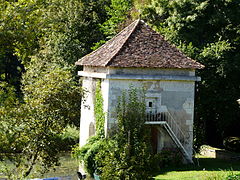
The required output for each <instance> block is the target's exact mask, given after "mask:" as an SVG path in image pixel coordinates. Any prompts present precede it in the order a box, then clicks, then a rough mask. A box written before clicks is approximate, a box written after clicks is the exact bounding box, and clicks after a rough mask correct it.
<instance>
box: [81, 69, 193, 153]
mask: <svg viewBox="0 0 240 180" xmlns="http://www.w3.org/2000/svg"><path fill="white" fill-rule="evenodd" d="M84 71H86V72H90V73H91V72H94V73H101V74H102V73H106V74H121V75H127V74H133V75H134V74H137V75H139V74H143V75H144V74H146V75H170V76H171V75H173V76H191V77H193V76H195V71H194V70H182V69H179V70H175V69H170V70H166V69H146V68H140V69H134V68H105V69H104V68H96V67H93V68H91V67H85V68H84ZM101 82H102V83H101V89H102V95H103V99H104V105H103V109H104V112H106V116H107V117H106V121H105V132H107V131H108V129H110V128H111V127H112V126H113V125H114V124H115V123H117V122H116V113H115V108H116V105H117V101H118V97H119V96H121V95H122V92H123V90H127V89H129V87H130V86H134V87H136V88H139V89H140V88H142V87H144V88H145V90H146V98H147V99H148V98H149V99H151V100H152V99H154V102H156V108H157V109H158V111H160V112H169V113H170V114H171V115H172V116H173V117H174V119H175V121H176V122H177V123H178V125H179V127H180V128H181V129H182V131H183V132H184V133H185V136H186V139H185V140H184V144H183V145H184V147H185V148H186V150H187V151H188V153H189V154H190V155H191V154H192V142H193V115H194V88H195V82H194V81H183V80H182V81H174V80H129V79H124V80H123V79H101ZM83 87H84V88H85V90H86V91H87V93H86V98H85V101H84V102H82V106H81V122H80V146H83V145H84V144H85V143H86V142H87V139H88V138H89V126H90V124H91V123H94V125H95V119H94V96H95V88H96V79H95V78H87V77H84V78H83ZM161 134H162V138H159V139H160V140H161V142H160V143H159V147H158V149H161V148H162V147H175V144H174V143H173V142H172V140H171V139H170V138H169V136H168V135H167V133H166V132H165V131H164V129H162V130H161Z"/></svg>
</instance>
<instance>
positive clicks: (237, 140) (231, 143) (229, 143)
mask: <svg viewBox="0 0 240 180" xmlns="http://www.w3.org/2000/svg"><path fill="white" fill-rule="evenodd" d="M223 145H224V147H225V148H226V149H227V150H230V151H235V152H240V137H226V138H224V140H223Z"/></svg>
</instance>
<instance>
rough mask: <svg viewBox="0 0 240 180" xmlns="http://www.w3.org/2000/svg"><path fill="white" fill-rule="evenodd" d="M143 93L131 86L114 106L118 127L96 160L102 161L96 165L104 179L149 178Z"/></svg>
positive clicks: (147, 133)
mask: <svg viewBox="0 0 240 180" xmlns="http://www.w3.org/2000/svg"><path fill="white" fill-rule="evenodd" d="M143 94H144V93H143V92H137V90H136V89H134V88H133V87H131V88H130V90H129V91H128V93H123V95H122V96H121V97H119V104H118V106H117V108H116V115H117V122H118V123H117V125H116V126H117V128H116V131H115V133H114V135H113V136H112V137H110V139H111V141H109V143H108V144H107V148H105V149H103V150H101V151H100V152H99V153H98V154H97V155H96V159H97V160H98V161H99V160H102V161H101V163H100V167H99V168H98V170H99V172H98V173H100V176H101V178H103V179H148V178H150V176H151V175H150V170H151V168H150V164H151V161H152V156H151V153H150V150H151V149H150V144H149V142H150V140H149V131H148V130H147V129H146V128H145V126H144V123H145V99H144V96H143Z"/></svg>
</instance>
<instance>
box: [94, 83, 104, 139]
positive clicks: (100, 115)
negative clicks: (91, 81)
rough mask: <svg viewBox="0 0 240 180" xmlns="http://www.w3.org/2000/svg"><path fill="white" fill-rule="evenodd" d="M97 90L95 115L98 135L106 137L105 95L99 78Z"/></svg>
mask: <svg viewBox="0 0 240 180" xmlns="http://www.w3.org/2000/svg"><path fill="white" fill-rule="evenodd" d="M95 91H96V92H95V103H94V116H95V121H96V136H97V137H99V138H104V136H105V132H104V124H105V113H104V111H103V97H102V92H101V81H100V80H98V81H97V83H96V90H95Z"/></svg>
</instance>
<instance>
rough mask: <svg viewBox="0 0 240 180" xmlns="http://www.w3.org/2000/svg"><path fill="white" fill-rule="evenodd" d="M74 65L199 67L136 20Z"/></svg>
mask: <svg viewBox="0 0 240 180" xmlns="http://www.w3.org/2000/svg"><path fill="white" fill-rule="evenodd" d="M76 65H83V66H100V67H135V68H178V69H179V68H181V69H201V68H203V67H204V66H203V65H202V64H200V63H198V62H196V61H195V60H193V59H191V58H189V57H187V56H186V55H184V54H183V53H182V52H181V51H179V50H178V49H177V48H176V47H175V46H174V45H171V44H170V43H169V42H168V41H167V40H165V39H164V37H163V36H162V35H160V34H159V33H157V32H155V31H154V30H152V29H151V28H150V27H149V26H148V25H147V24H146V23H145V22H143V21H141V20H136V21H134V22H133V23H131V24H130V25H129V26H127V27H126V28H125V29H123V30H122V31H121V32H120V33H118V34H117V35H116V36H114V37H113V38H112V39H111V40H109V41H108V42H106V43H105V44H104V45H102V46H101V47H100V48H98V49H97V50H95V51H93V52H92V53H90V54H88V55H86V56H84V57H82V58H81V59H80V60H79V61H77V62H76Z"/></svg>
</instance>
